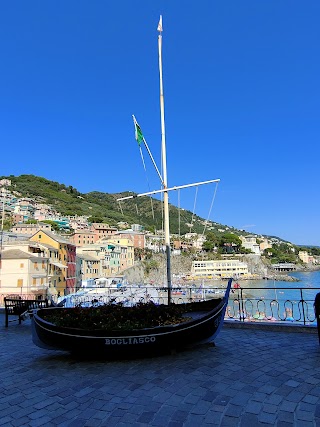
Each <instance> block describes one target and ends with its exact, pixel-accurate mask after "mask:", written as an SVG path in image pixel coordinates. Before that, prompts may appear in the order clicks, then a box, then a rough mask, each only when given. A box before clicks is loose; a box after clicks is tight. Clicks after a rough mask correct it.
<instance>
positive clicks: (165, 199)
mask: <svg viewBox="0 0 320 427" xmlns="http://www.w3.org/2000/svg"><path fill="white" fill-rule="evenodd" d="M158 31H159V36H158V49H159V76H160V113H161V155H162V168H163V188H164V190H166V189H167V188H168V178H167V154H166V134H165V123H164V95H163V82H162V15H160V20H159V25H158ZM163 206H164V238H165V246H166V255H167V283H168V304H170V303H171V259H170V255H171V248H170V227H169V194H168V191H164V192H163Z"/></svg>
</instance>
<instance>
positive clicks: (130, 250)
mask: <svg viewBox="0 0 320 427" xmlns="http://www.w3.org/2000/svg"><path fill="white" fill-rule="evenodd" d="M106 242H107V244H108V245H110V244H111V245H112V244H113V245H115V246H118V247H120V271H123V270H126V269H127V268H130V267H132V266H133V264H134V246H133V241H132V240H131V239H129V238H126V237H122V236H121V237H120V236H114V237H113V238H109V239H108V240H107V241H106Z"/></svg>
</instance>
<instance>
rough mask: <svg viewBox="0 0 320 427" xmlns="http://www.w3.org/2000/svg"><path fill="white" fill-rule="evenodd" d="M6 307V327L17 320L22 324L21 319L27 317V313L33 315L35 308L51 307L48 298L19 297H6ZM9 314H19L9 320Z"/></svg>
mask: <svg viewBox="0 0 320 427" xmlns="http://www.w3.org/2000/svg"><path fill="white" fill-rule="evenodd" d="M4 307H5V318H6V327H8V325H9V322H15V321H17V320H19V325H20V324H21V321H22V320H24V319H25V316H26V315H32V313H33V310H38V309H39V308H47V307H49V301H48V299H21V298H19V297H18V298H17V297H15V298H12V297H4ZM9 316H18V319H13V320H9Z"/></svg>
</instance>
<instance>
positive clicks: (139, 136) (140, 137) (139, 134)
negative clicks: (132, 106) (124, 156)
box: [132, 116, 144, 145]
mask: <svg viewBox="0 0 320 427" xmlns="http://www.w3.org/2000/svg"><path fill="white" fill-rule="evenodd" d="M132 117H133V123H134V131H135V137H136V141H137V143H138V144H139V145H140V144H141V142H143V140H144V137H143V133H142V130H141V127H140V126H139V125H138V122H137V120H136V118H135V117H134V116H132Z"/></svg>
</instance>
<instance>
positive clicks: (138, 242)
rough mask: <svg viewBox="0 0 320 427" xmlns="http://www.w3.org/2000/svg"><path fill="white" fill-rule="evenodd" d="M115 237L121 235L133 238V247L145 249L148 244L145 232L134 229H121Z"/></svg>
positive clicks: (125, 237)
mask: <svg viewBox="0 0 320 427" xmlns="http://www.w3.org/2000/svg"><path fill="white" fill-rule="evenodd" d="M114 236H115V237H118V236H119V237H121V238H124V239H131V240H132V241H133V247H134V248H139V249H144V248H145V246H146V236H145V234H144V233H140V232H138V231H134V230H130V229H129V230H121V231H117V232H116V233H115V235H114Z"/></svg>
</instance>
